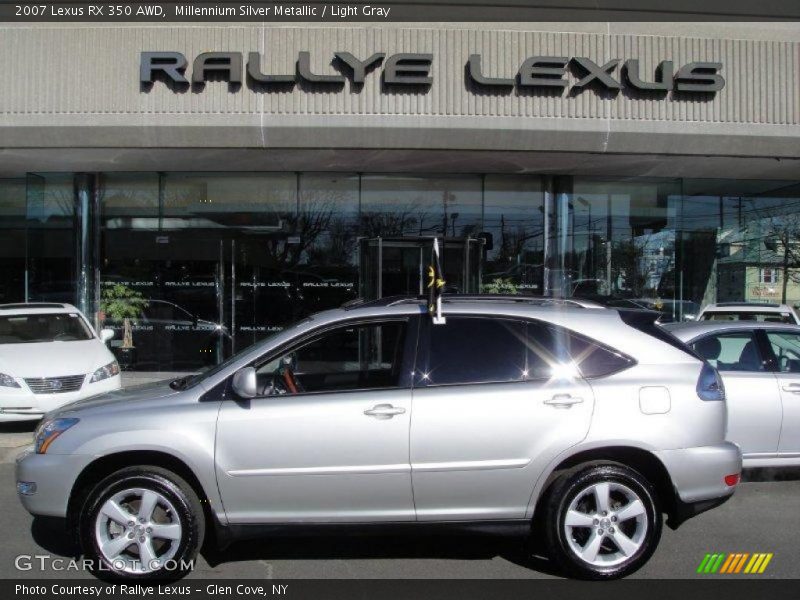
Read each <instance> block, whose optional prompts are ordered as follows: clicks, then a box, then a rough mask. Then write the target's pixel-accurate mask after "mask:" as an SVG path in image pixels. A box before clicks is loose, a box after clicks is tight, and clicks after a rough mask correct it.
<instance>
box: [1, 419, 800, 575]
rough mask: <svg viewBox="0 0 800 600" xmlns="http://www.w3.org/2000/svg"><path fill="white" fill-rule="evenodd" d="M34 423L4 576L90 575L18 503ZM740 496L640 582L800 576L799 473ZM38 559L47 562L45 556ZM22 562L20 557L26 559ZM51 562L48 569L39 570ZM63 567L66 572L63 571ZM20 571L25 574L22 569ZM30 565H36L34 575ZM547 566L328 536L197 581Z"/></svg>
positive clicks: (467, 549) (18, 441)
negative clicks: (744, 569) (708, 558)
mask: <svg viewBox="0 0 800 600" xmlns="http://www.w3.org/2000/svg"><path fill="white" fill-rule="evenodd" d="M31 429H32V425H27V426H13V427H10V426H9V425H3V427H2V431H1V432H0V482H2V483H3V484H4V485H0V507H2V508H3V510H2V511H0V532H2V536H3V543H2V544H0V578H23V579H30V580H34V579H41V578H61V577H66V578H91V575H89V574H88V573H86V572H83V571H80V570H77V571H76V570H71V571H63V570H59V571H56V570H54V569H53V568H52V567H51V564H52V559H56V558H63V557H66V558H69V557H71V556H74V553H75V550H74V548H73V547H72V546H71V544H70V542H69V540H68V539H66V537H65V536H64V535H62V534H61V533H60V532H59V531H58V530H54V529H53V528H52V526H51V525H50V524H48V523H45V522H43V521H42V520H40V519H34V518H33V517H31V516H30V515H29V514H28V513H27V512H25V510H24V509H23V508H22V506H21V505H20V503H19V501H18V500H17V497H16V491H15V482H14V469H13V464H12V461H13V456H14V455H15V454H16V453H17V452H18V451H19V447H20V446H22V445H25V444H28V443H29V442H30V439H31V433H30V431H31ZM747 478H748V479H749V480H748V481H746V482H744V483H742V484H740V486H739V489H738V490H737V492H736V494H735V495H734V497H733V498H732V499H731V500H730V501H729V502H727V503H726V504H724V505H723V506H721V507H719V508H717V509H714V510H712V511H710V512H708V513H705V514H703V515H700V516H698V517H696V518H695V519H692V520H690V521H688V522H687V523H685V524H684V525H682V526H681V528H680V529H678V530H677V531H672V530H670V529H668V528H666V527H665V528H664V535H663V537H662V540H661V544H660V546H659V548H658V550H657V551H656V554H655V556H654V557H653V558H652V559H651V560H650V562H649V563H648V564H647V565H646V566H645V567H644V568H643V569H641V570H640V571H639V572H638V573H637V574H636V575H635V577H642V578H653V579H664V578H695V577H704V578H708V577H739V578H742V577H747V576H746V575H743V574H740V575H729V576H725V575H698V574H697V573H696V570H697V567H698V565H699V564H700V562H701V561H702V559H703V557H704V556H705V554H706V553H715V552H725V553H734V552H748V553H755V552H770V553H773V554H774V557H773V559H772V561H771V562H770V563H769V566H768V568H767V570H766V572H765V573H764V574H762V575H756V576H755V577H758V578H799V577H800V562H799V561H798V560H797V532H798V531H800V472H798V471H791V470H783V471H759V472H755V473H753V472H751V473H749V474H748V476H747ZM41 556H45V557H49V558H44V559H42V558H38V557H41ZM19 557H22V558H19ZM42 564H44V565H45V567H44V568H41V565H42ZM62 566H63V565H62ZM20 567H21V568H20ZM27 567H30V568H29V569H27ZM555 576H557V574H554V573H553V572H552V570H551V566H550V564H549V563H548V561H547V560H545V559H533V560H532V559H530V558H528V555H527V553H526V552H525V548H524V546H523V544H521V543H520V542H519V541H518V540H515V539H508V538H506V539H503V538H493V537H488V536H447V537H445V536H434V535H426V536H422V537H420V536H408V535H406V536H385V535H380V536H377V535H375V536H372V535H371V536H353V537H341V536H337V537H334V536H322V537H297V538H287V537H282V538H272V539H265V540H260V541H257V542H241V543H237V544H234V545H233V546H231V547H230V548H229V549H228V550H226V551H225V552H223V553H214V555H207V556H204V557H201V559H200V560H199V561H198V564H197V565H196V568H195V571H194V572H193V573H192V574H191V575H190V577H201V578H214V579H219V578H231V579H233V578H236V579H238V578H258V579H262V578H276V579H284V578H287V579H289V578H303V579H317V578H336V579H348V578H380V579H396V578H404V579H405V578H458V579H462V578H502V579H515V578H547V577H555Z"/></svg>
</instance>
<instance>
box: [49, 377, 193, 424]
mask: <svg viewBox="0 0 800 600" xmlns="http://www.w3.org/2000/svg"><path fill="white" fill-rule="evenodd" d="M176 394H178V392H177V391H176V390H173V389H172V388H171V387H169V381H158V382H156V383H148V384H146V385H138V386H134V387H129V388H124V389H121V390H116V391H114V392H107V393H105V394H100V395H98V396H92V397H91V398H84V399H83V400H76V401H75V402H70V403H69V404H65V405H64V406H61V407H60V408H58V409H56V410H54V411H53V412H51V413H48V414H47V416H48V417H56V416H58V417H61V416H67V413H70V414H73V413H75V412H84V411H92V410H95V409H107V408H115V407H120V408H123V407H124V408H129V407H130V406H131V403H134V402H144V401H150V400H157V399H159V398H164V397H166V396H171V395H176Z"/></svg>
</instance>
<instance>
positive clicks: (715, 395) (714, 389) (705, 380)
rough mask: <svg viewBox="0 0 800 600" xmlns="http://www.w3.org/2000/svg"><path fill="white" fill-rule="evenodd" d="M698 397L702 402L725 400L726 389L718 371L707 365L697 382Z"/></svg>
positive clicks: (704, 366)
mask: <svg viewBox="0 0 800 600" xmlns="http://www.w3.org/2000/svg"><path fill="white" fill-rule="evenodd" d="M697 395H698V396H699V397H700V399H701V400H725V388H724V387H723V385H722V379H721V378H720V376H719V373H717V370H716V369H715V368H714V367H712V366H711V365H709V364H708V363H705V364H704V365H703V368H702V370H701V371H700V377H699V379H698V380H697Z"/></svg>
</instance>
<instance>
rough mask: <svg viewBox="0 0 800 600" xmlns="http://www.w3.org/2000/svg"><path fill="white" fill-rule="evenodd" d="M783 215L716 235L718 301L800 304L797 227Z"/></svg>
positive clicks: (752, 222) (794, 221) (790, 218)
mask: <svg viewBox="0 0 800 600" xmlns="http://www.w3.org/2000/svg"><path fill="white" fill-rule="evenodd" d="M796 222H797V217H796V216H794V215H786V216H779V217H769V218H761V219H756V220H753V221H750V222H749V223H748V225H747V228H746V229H745V230H737V231H727V232H724V233H722V234H720V246H719V247H720V252H721V254H722V256H721V258H720V259H719V261H718V270H719V272H718V278H717V279H718V289H717V297H718V301H720V302H726V301H742V300H745V301H747V302H777V303H781V304H789V305H791V306H794V305H797V304H800V229H799V228H798V227H797V224H796Z"/></svg>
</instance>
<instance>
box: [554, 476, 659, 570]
mask: <svg viewBox="0 0 800 600" xmlns="http://www.w3.org/2000/svg"><path fill="white" fill-rule="evenodd" d="M598 497H600V498H601V499H603V498H604V500H601V501H600V502H598ZM604 512H605V514H603V513H604ZM543 527H544V533H545V539H546V543H547V549H548V552H549V554H550V557H551V558H552V559H553V560H554V561H555V563H556V564H557V565H558V567H559V568H560V569H561V570H562V571H563V572H564V574H565V575H567V576H570V577H574V578H577V579H595V580H598V579H599V580H602V579H619V578H621V577H626V576H628V575H630V574H631V573H633V572H635V571H636V570H638V569H639V568H640V567H642V565H644V564H645V563H646V562H647V561H648V560H649V559H650V557H651V556H652V555H653V552H655V549H656V547H657V546H658V542H659V540H660V539H661V528H662V522H661V512H660V510H659V507H658V503H657V498H656V494H655V491H654V489H653V486H652V485H651V484H650V482H648V481H647V479H645V478H644V477H642V476H641V475H640V474H639V473H637V472H636V471H634V470H633V469H630V468H628V467H625V466H623V465H619V464H611V463H608V464H595V465H591V466H585V467H583V468H578V469H576V470H571V471H568V472H566V473H564V474H562V475H561V476H560V477H558V479H556V481H555V482H554V483H553V485H552V486H551V488H550V491H549V492H548V495H547V497H546V510H545V513H544V521H543Z"/></svg>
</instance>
